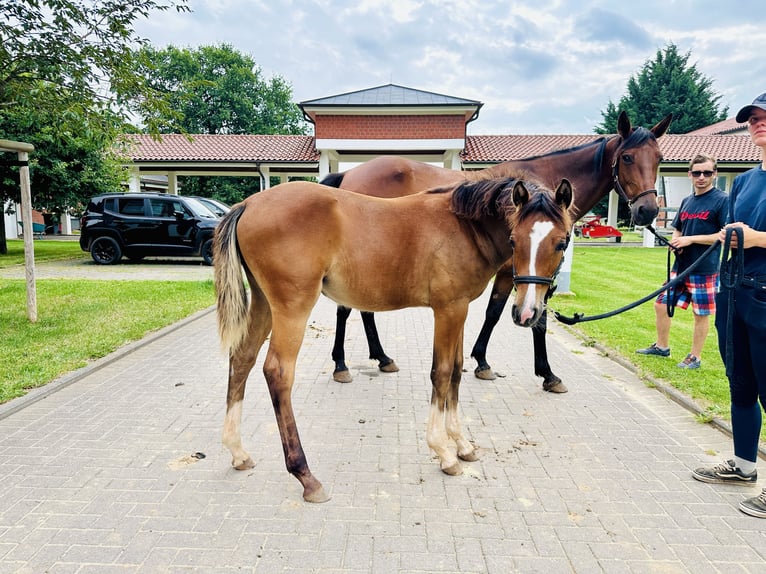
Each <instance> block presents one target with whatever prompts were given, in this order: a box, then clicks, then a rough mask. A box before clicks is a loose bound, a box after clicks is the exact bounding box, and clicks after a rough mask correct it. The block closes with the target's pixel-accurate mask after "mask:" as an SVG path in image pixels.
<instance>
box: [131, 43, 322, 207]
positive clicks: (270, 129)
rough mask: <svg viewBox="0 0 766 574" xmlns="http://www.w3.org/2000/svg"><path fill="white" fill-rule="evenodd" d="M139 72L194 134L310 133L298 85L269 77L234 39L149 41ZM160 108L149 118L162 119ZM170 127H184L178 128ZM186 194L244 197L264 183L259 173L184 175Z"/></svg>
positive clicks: (138, 59) (230, 200)
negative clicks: (190, 44) (163, 44)
mask: <svg viewBox="0 0 766 574" xmlns="http://www.w3.org/2000/svg"><path fill="white" fill-rule="evenodd" d="M135 62H136V66H137V69H136V71H135V74H136V75H140V76H142V77H145V78H147V81H148V84H149V86H150V87H151V89H152V90H154V91H156V92H158V93H161V94H163V95H164V97H165V98H166V100H167V101H168V102H169V105H170V108H171V109H172V111H173V112H174V113H175V114H176V117H177V118H178V119H177V126H178V127H179V128H180V130H181V131H183V132H185V133H188V134H305V133H308V125H307V124H306V122H305V121H304V119H303V116H302V115H301V113H300V110H299V108H298V106H296V105H295V104H294V103H293V101H292V88H291V86H290V85H289V83H287V82H286V81H285V80H284V79H283V78H282V77H280V76H275V77H273V78H270V79H266V78H264V77H263V73H262V72H261V69H260V68H259V67H258V66H257V65H256V63H255V61H254V60H253V59H252V58H251V57H250V56H248V55H245V54H242V53H240V52H238V51H237V50H235V49H234V48H232V47H231V46H230V45H227V44H221V45H218V46H202V47H199V48H196V49H190V48H177V47H174V46H169V47H167V48H164V49H161V50H157V49H155V48H153V47H151V46H144V47H143V48H142V49H141V50H140V51H139V53H138V54H137V55H136V58H135ZM162 113H163V112H162V111H161V110H160V111H158V112H156V115H144V116H143V118H142V119H143V121H144V123H150V124H155V125H158V124H161V123H163V121H164V120H166V119H167V118H163V117H162V115H161V114H162ZM168 131H178V130H177V128H175V127H174V128H172V129H168ZM180 184H181V187H182V189H183V193H184V195H201V196H206V197H214V198H216V199H220V200H221V201H225V202H227V203H235V202H237V201H241V200H242V199H244V198H245V197H247V196H248V195H251V194H252V193H255V192H257V191H258V190H259V189H260V185H259V180H258V179H257V178H255V177H191V176H184V177H182V178H180Z"/></svg>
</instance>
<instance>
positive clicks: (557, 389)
mask: <svg viewBox="0 0 766 574" xmlns="http://www.w3.org/2000/svg"><path fill="white" fill-rule="evenodd" d="M543 390H544V391H547V392H549V393H566V392H568V391H569V389H568V388H567V386H566V385H565V384H564V383H562V382H561V381H551V382H550V383H543Z"/></svg>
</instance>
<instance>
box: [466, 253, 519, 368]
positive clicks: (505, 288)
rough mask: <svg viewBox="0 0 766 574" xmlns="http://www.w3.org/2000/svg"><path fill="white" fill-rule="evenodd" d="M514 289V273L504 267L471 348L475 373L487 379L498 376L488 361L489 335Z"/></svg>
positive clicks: (498, 274) (493, 286)
mask: <svg viewBox="0 0 766 574" xmlns="http://www.w3.org/2000/svg"><path fill="white" fill-rule="evenodd" d="M512 289H513V273H512V271H506V270H505V268H502V269H501V270H500V271H498V273H497V275H496V276H495V282H494V283H493V284H492V294H491V295H490V298H489V302H488V303H487V310H486V311H485V313H484V324H483V325H482V326H481V331H480V332H479V337H478V338H477V339H476V343H474V346H473V349H472V350H471V357H473V358H474V359H476V362H477V365H476V369H474V371H473V373H474V375H475V376H476V377H477V378H479V379H484V380H485V381H492V380H494V379H496V378H497V374H496V373H495V372H493V371H492V367H490V366H489V363H488V362H487V346H488V345H489V337H490V335H492V331H493V329H494V328H495V325H497V322H498V321H499V320H500V317H501V316H502V314H503V309H505V304H506V303H507V302H508V297H509V295H510V294H511V290H512Z"/></svg>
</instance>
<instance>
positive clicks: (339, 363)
mask: <svg viewBox="0 0 766 574" xmlns="http://www.w3.org/2000/svg"><path fill="white" fill-rule="evenodd" d="M349 315H351V309H350V308H349V307H343V306H342V305H338V310H337V312H336V314H335V344H334V345H333V348H332V360H333V361H334V362H335V370H334V371H333V372H332V378H333V379H334V380H336V381H338V382H339V383H350V382H351V381H353V380H354V379H353V377H352V376H351V373H350V372H349V370H348V367H347V366H346V352H345V350H344V348H343V345H344V343H345V340H346V321H348V316H349Z"/></svg>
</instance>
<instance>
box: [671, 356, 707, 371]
mask: <svg viewBox="0 0 766 574" xmlns="http://www.w3.org/2000/svg"><path fill="white" fill-rule="evenodd" d="M701 366H702V361H700V360H699V359H698V358H697V357H695V356H694V355H692V354H691V353H689V354H688V355H686V358H685V359H684V360H683V361H681V362H680V363H678V364H677V365H676V367H678V368H680V369H699V368H700V367H701Z"/></svg>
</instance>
